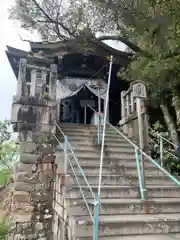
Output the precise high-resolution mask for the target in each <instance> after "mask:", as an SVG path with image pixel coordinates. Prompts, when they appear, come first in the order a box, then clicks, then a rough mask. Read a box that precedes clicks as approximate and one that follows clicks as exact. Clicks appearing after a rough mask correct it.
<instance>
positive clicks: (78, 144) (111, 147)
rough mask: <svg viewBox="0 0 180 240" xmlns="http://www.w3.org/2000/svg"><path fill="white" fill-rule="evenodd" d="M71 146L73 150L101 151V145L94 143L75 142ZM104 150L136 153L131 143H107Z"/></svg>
mask: <svg viewBox="0 0 180 240" xmlns="http://www.w3.org/2000/svg"><path fill="white" fill-rule="evenodd" d="M70 144H71V146H72V147H73V148H84V149H86V148H87V149H88V148H90V147H91V148H93V149H95V150H101V145H100V144H94V143H93V142H84V141H73V142H71V143H70ZM57 147H58V145H57ZM104 149H105V150H106V149H108V150H112V151H113V150H114V149H115V150H117V149H123V150H124V149H127V151H133V152H134V148H133V147H132V145H130V144H129V143H125V142H119V143H118V142H112V143H111V142H108V143H107V142H106V143H105V145H104Z"/></svg>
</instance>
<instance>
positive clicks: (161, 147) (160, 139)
mask: <svg viewBox="0 0 180 240" xmlns="http://www.w3.org/2000/svg"><path fill="white" fill-rule="evenodd" d="M159 141H160V160H161V166H163V138H162V136H161V135H160V136H159Z"/></svg>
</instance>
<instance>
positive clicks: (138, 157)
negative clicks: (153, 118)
mask: <svg viewBox="0 0 180 240" xmlns="http://www.w3.org/2000/svg"><path fill="white" fill-rule="evenodd" d="M89 107H90V108H91V109H92V110H93V111H94V112H95V109H93V108H92V107H91V106H89ZM106 124H107V125H109V126H110V127H111V128H112V129H113V130H114V131H115V132H117V133H118V134H119V135H120V136H121V137H122V138H124V139H125V140H126V141H127V142H128V143H129V144H130V145H131V146H132V147H134V151H135V159H136V167H137V173H138V182H139V189H140V195H141V200H145V191H146V186H145V184H144V179H143V176H144V172H143V171H144V169H142V167H141V159H143V161H145V160H144V158H146V159H147V160H148V161H150V162H151V163H152V164H153V165H155V166H156V167H157V168H158V169H159V170H160V171H162V172H163V173H165V174H166V175H167V176H168V177H169V178H170V179H171V180H172V181H173V182H174V183H176V184H177V185H178V186H180V181H179V180H178V179H177V178H176V177H174V176H173V175H171V174H170V173H169V172H168V171H167V170H166V169H165V168H163V166H161V165H160V164H159V163H158V162H156V161H155V160H154V159H152V158H151V157H150V156H149V155H147V154H146V153H145V152H144V151H143V150H142V149H140V148H139V147H138V146H137V145H136V144H135V143H134V142H132V141H131V140H130V139H129V138H128V137H126V136H125V135H124V134H123V133H122V132H121V131H119V130H118V129H117V128H116V127H114V126H113V125H112V124H110V123H109V122H108V121H106Z"/></svg>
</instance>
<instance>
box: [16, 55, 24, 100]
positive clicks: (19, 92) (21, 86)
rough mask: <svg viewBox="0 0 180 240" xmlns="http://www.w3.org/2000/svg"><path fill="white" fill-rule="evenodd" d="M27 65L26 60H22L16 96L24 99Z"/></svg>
mask: <svg viewBox="0 0 180 240" xmlns="http://www.w3.org/2000/svg"><path fill="white" fill-rule="evenodd" d="M26 65H27V60H26V59H24V58H21V59H20V62H19V73H18V84H17V92H16V95H17V96H18V97H22V95H23V93H24V86H25V82H26Z"/></svg>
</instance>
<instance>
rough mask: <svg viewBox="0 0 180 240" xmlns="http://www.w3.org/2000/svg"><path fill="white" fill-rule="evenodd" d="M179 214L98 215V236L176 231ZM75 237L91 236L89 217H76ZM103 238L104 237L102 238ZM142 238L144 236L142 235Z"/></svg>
mask: <svg viewBox="0 0 180 240" xmlns="http://www.w3.org/2000/svg"><path fill="white" fill-rule="evenodd" d="M179 222H180V214H174V213H173V214H146V215H144V214H143V215H115V216H113V217H112V216H100V217H99V237H105V236H106V237H107V236H116V237H117V236H119V239H121V236H126V235H128V236H130V235H137V234H139V235H143V234H163V233H164V234H165V233H178V232H179V231H180V224H179ZM76 230H77V234H76V237H77V238H79V237H86V238H87V237H92V234H93V227H92V221H91V220H89V217H84V216H83V217H78V218H77V229H76ZM103 239H104V238H103ZM144 239H146V237H145V236H144Z"/></svg>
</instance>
